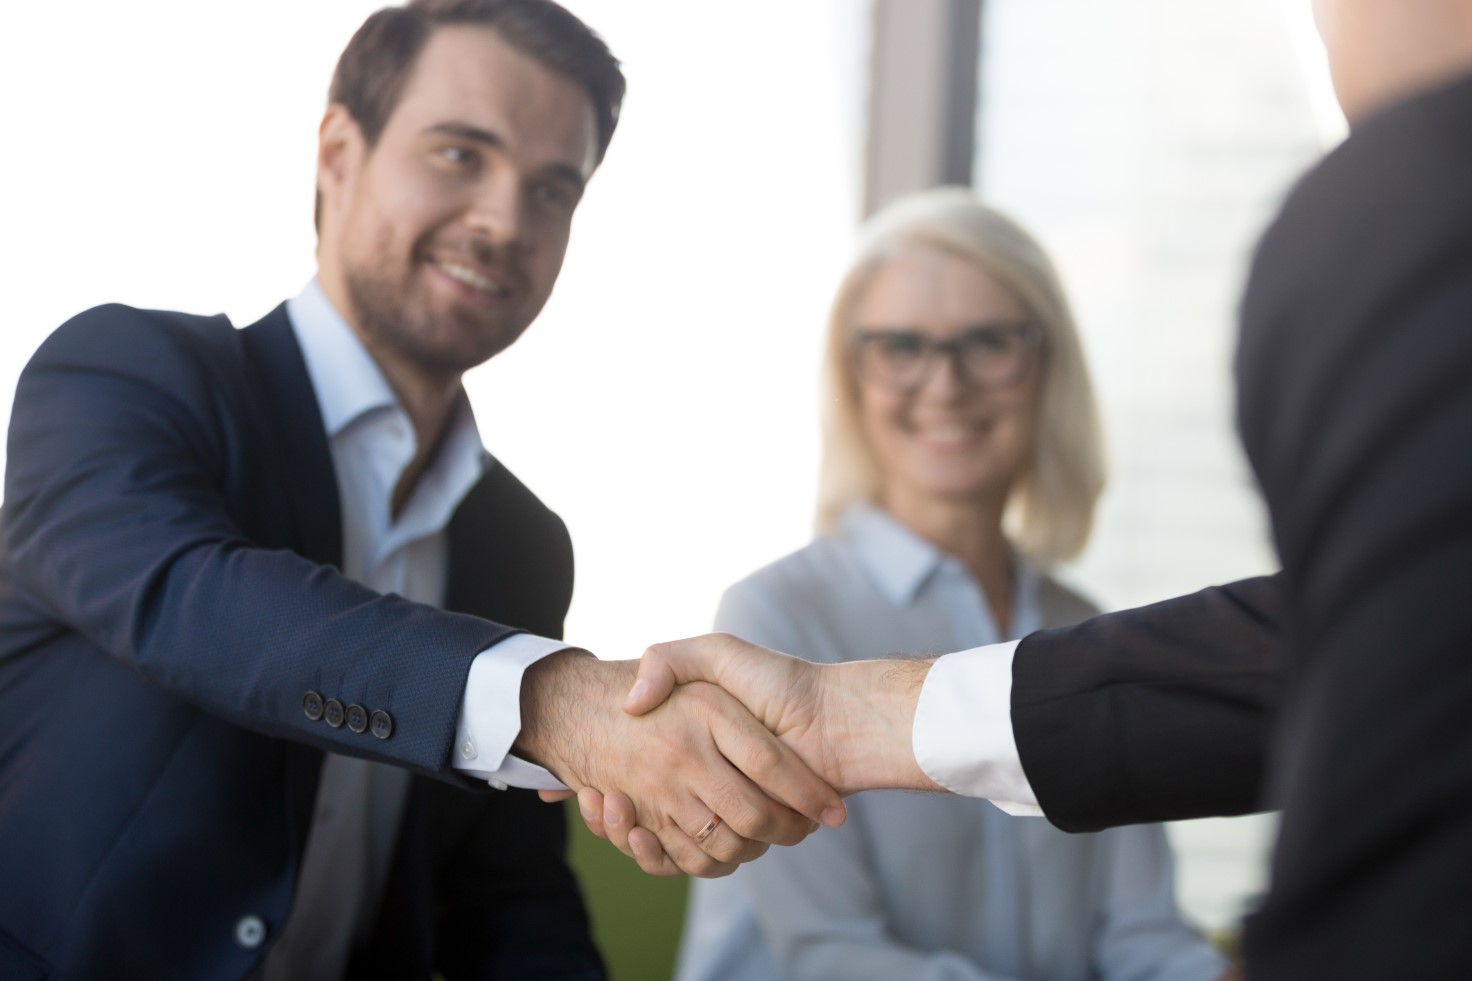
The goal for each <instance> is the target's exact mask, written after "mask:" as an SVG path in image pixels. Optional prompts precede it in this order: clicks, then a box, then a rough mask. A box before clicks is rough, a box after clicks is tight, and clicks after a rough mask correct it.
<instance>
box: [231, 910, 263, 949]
mask: <svg viewBox="0 0 1472 981" xmlns="http://www.w3.org/2000/svg"><path fill="white" fill-rule="evenodd" d="M265 939H266V921H265V920H263V919H261V918H260V917H259V916H256V915H255V914H251V915H249V916H242V917H241V918H240V919H239V920H237V921H236V922H235V942H236V943H238V944H239V945H240V946H242V947H244V948H245V949H246V950H255V949H256V948H257V947H259V946H260V945H261V943H262V941H264V940H265Z"/></svg>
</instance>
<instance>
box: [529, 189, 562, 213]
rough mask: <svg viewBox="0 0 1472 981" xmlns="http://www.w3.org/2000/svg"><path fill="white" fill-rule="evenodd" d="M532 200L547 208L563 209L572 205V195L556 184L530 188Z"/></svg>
mask: <svg viewBox="0 0 1472 981" xmlns="http://www.w3.org/2000/svg"><path fill="white" fill-rule="evenodd" d="M532 200H533V201H535V202H536V203H537V204H540V205H545V206H546V207H549V208H558V209H563V208H566V207H567V206H568V205H570V204H571V203H572V195H571V194H569V193H568V192H567V190H566V189H565V188H562V187H559V186H558V185H556V184H538V185H536V186H535V187H533V188H532Z"/></svg>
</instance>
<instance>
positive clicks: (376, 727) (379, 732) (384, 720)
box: [368, 709, 394, 739]
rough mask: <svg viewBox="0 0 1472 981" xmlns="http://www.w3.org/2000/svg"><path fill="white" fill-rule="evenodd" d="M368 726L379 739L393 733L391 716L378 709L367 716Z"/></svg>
mask: <svg viewBox="0 0 1472 981" xmlns="http://www.w3.org/2000/svg"><path fill="white" fill-rule="evenodd" d="M368 728H369V730H370V731H371V732H372V733H373V735H375V736H377V737H378V738H379V739H387V738H388V737H389V736H392V735H393V734H394V719H393V716H391V715H389V714H388V713H387V712H385V711H383V709H379V710H378V711H376V712H374V713H373V714H372V715H370V716H368Z"/></svg>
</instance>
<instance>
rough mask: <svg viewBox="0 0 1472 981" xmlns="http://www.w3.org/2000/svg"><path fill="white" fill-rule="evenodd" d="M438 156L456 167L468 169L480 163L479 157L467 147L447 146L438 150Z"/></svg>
mask: <svg viewBox="0 0 1472 981" xmlns="http://www.w3.org/2000/svg"><path fill="white" fill-rule="evenodd" d="M440 157H441V158H442V159H444V160H446V161H448V162H449V163H452V164H454V165H455V166H456V167H460V168H464V169H470V168H472V167H475V166H476V165H477V164H478V163H480V157H479V155H478V154H476V152H475V151H474V150H472V149H470V148H469V147H463V146H447V147H445V148H444V149H442V150H440Z"/></svg>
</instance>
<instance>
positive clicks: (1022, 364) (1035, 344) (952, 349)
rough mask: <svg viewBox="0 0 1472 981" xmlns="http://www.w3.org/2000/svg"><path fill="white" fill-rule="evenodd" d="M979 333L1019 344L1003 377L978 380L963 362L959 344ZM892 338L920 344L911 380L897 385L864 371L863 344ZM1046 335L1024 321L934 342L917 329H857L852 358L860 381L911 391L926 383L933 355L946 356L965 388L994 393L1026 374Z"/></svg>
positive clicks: (981, 326)
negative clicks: (1017, 354) (1013, 339)
mask: <svg viewBox="0 0 1472 981" xmlns="http://www.w3.org/2000/svg"><path fill="white" fill-rule="evenodd" d="M981 331H1001V332H1006V333H1009V334H1012V335H1014V336H1016V337H1018V338H1019V339H1020V340H1021V341H1022V345H1023V348H1022V355H1021V357H1019V358H1018V359H1017V366H1016V367H1015V368H1014V369H1013V370H1012V372H1011V373H1010V374H1008V375H1007V376H1006V377H1005V378H978V377H977V376H976V375H974V374H973V373H972V372H971V370H970V369H969V368H968V367H967V366H966V360H965V358H964V357H962V345H963V344H964V342H965V339H966V338H967V337H969V336H973V335H975V334H977V333H978V332H981ZM895 337H906V338H914V339H916V340H918V341H919V342H920V345H921V355H920V366H919V368H918V369H917V370H916V371H915V377H914V379H913V380H912V381H910V382H908V383H905V384H900V383H898V382H897V381H896V380H895V379H894V377H893V376H886V375H876V374H875V373H873V372H872V371H870V372H866V371H865V370H864V355H863V349H864V347H865V345H866V344H871V343H873V342H874V341H882V340H887V339H892V338H895ZM1044 340H1045V336H1044V333H1043V328H1042V327H1041V326H1040V325H1038V324H1037V323H1036V322H1034V321H1030V320H1025V321H1019V322H1016V323H1006V324H978V325H977V326H976V327H973V328H971V329H970V330H967V331H963V332H962V333H960V334H957V335H956V336H954V337H952V338H949V339H948V340H937V339H936V338H934V337H931V336H930V335H928V334H926V333H925V332H924V331H920V330H897V329H891V328H875V329H869V330H856V331H854V333H853V338H852V343H851V345H850V347H851V352H852V353H851V356H852V359H853V369H854V375H855V377H857V378H860V379H868V380H871V381H875V382H877V383H879V384H881V385H884V386H886V387H888V388H889V389H891V390H892V391H897V392H903V393H908V392H913V391H916V390H918V389H919V388H920V387H921V386H923V385H924V384H925V381H926V379H928V378H929V377H930V373H931V372H932V371H933V370H935V362H936V357H935V356H936V355H937V354H942V355H945V356H946V357H947V358H948V360H949V361H950V363H951V370H952V371H953V372H955V374H956V377H957V378H959V379H960V380H961V382H962V383H963V384H964V385H966V386H967V387H968V388H971V389H974V390H976V391H981V392H985V391H996V390H998V389H1003V388H1010V387H1011V386H1013V385H1016V384H1017V383H1018V382H1019V381H1021V380H1022V378H1023V377H1024V376H1025V375H1026V374H1027V371H1028V369H1029V368H1030V367H1031V366H1032V364H1033V360H1034V359H1035V358H1036V357H1037V355H1038V352H1040V351H1041V350H1042V348H1043V341H1044Z"/></svg>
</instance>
